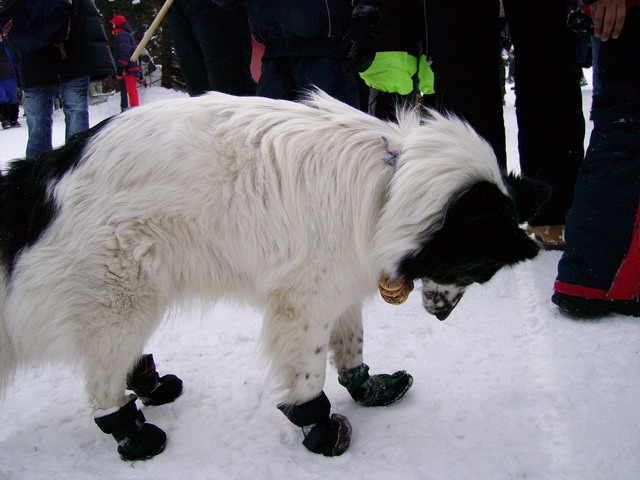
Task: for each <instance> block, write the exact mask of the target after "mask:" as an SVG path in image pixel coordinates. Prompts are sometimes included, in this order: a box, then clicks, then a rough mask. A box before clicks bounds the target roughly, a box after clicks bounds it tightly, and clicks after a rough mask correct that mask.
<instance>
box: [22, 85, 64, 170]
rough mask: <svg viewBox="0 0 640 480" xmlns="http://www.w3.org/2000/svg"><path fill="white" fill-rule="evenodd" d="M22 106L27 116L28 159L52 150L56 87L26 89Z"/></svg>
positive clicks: (46, 86)
mask: <svg viewBox="0 0 640 480" xmlns="http://www.w3.org/2000/svg"><path fill="white" fill-rule="evenodd" d="M22 93H23V100H22V105H23V107H24V111H25V113H26V115H27V128H28V129H29V139H28V140H27V151H26V156H27V158H33V157H36V156H38V155H39V154H40V153H42V152H45V151H47V150H51V148H52V144H51V128H52V125H53V118H52V115H53V99H54V97H55V94H56V86H55V85H45V86H42V87H33V88H25V89H24V90H23V92H22Z"/></svg>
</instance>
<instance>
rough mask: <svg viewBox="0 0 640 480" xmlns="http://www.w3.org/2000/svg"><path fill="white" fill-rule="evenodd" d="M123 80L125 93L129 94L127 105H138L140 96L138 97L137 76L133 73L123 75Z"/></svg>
mask: <svg viewBox="0 0 640 480" xmlns="http://www.w3.org/2000/svg"><path fill="white" fill-rule="evenodd" d="M124 82H125V84H126V89H127V95H129V106H130V107H137V106H139V105H140V97H138V77H136V76H135V75H125V76H124Z"/></svg>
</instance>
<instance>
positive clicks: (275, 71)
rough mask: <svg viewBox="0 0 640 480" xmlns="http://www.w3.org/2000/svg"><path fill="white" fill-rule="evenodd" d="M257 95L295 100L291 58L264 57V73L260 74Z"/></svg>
mask: <svg viewBox="0 0 640 480" xmlns="http://www.w3.org/2000/svg"><path fill="white" fill-rule="evenodd" d="M256 95H258V96H260V97H267V98H279V99H283V100H294V99H295V98H296V94H295V92H294V83H293V78H292V75H291V61H290V59H288V58H263V59H262V74H261V75H260V81H259V82H258V88H257V90H256Z"/></svg>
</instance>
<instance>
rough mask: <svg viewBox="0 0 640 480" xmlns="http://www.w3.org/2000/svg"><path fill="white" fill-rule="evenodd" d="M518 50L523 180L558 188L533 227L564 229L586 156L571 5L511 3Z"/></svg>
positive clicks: (510, 0) (511, 26)
mask: <svg viewBox="0 0 640 480" xmlns="http://www.w3.org/2000/svg"><path fill="white" fill-rule="evenodd" d="M504 7H505V12H506V15H507V22H508V24H509V31H510V34H511V38H512V40H513V44H514V49H515V57H516V64H515V91H516V115H517V120H518V150H519V154H520V167H521V171H522V174H523V175H525V176H528V177H532V178H536V179H539V180H542V181H544V182H546V183H548V184H549V185H551V187H552V192H551V197H550V199H549V200H548V201H547V202H546V203H545V205H543V207H542V209H541V210H540V212H539V213H538V214H537V215H536V216H535V217H534V218H532V219H531V220H530V221H529V225H531V226H548V225H564V223H565V214H566V212H567V210H568V209H569V207H570V206H571V202H572V199H573V188H574V184H575V180H576V176H577V173H578V169H579V167H580V163H581V161H582V157H583V156H584V147H583V144H584V133H585V127H584V115H583V112H582V91H581V88H580V73H581V68H580V67H579V65H578V61H577V49H576V40H577V38H576V35H575V33H573V32H572V31H570V30H569V28H568V27H567V23H566V22H567V14H568V8H567V7H566V5H565V2H558V1H557V0H542V3H541V4H539V5H538V8H536V9H533V10H532V9H531V8H527V7H526V6H525V5H524V4H523V3H522V2H520V1H519V0H505V1H504Z"/></svg>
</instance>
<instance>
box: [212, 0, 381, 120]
mask: <svg viewBox="0 0 640 480" xmlns="http://www.w3.org/2000/svg"><path fill="white" fill-rule="evenodd" d="M214 1H216V3H218V4H219V5H221V6H230V5H231V4H235V3H237V1H235V0H214ZM244 3H245V4H246V6H247V11H248V15H249V24H250V26H251V33H252V34H253V36H254V38H255V39H256V40H257V41H258V42H260V43H262V44H263V45H264V47H265V50H264V55H263V57H262V73H261V75H260V80H259V81H258V88H257V92H256V93H257V95H259V96H263V97H268V98H279V99H285V100H297V99H298V98H300V96H301V95H303V94H304V92H305V91H307V90H309V89H310V88H312V87H314V86H315V87H318V88H320V89H321V90H324V91H325V92H326V93H328V94H329V95H331V96H333V97H335V98H337V99H338V100H341V101H343V102H345V103H347V104H349V105H351V106H353V107H355V108H359V107H360V98H359V91H358V84H357V81H356V77H355V73H357V72H360V71H363V70H365V69H366V68H368V67H369V65H371V62H372V61H373V57H374V56H375V52H376V43H377V41H378V39H379V37H380V33H381V32H380V22H381V20H382V15H381V13H380V10H379V9H378V8H377V6H376V5H377V3H378V1H377V0H355V1H353V2H352V1H351V0H331V1H326V0H308V1H306V2H300V1H298V0H246V1H245V2H244Z"/></svg>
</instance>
